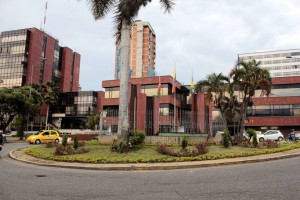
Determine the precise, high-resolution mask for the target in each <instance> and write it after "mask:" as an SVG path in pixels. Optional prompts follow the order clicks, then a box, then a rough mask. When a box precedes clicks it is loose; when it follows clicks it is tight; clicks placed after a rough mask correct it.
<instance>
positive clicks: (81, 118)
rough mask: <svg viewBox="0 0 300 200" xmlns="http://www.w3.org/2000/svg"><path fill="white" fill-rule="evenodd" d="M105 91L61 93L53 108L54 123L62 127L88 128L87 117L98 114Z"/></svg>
mask: <svg viewBox="0 0 300 200" xmlns="http://www.w3.org/2000/svg"><path fill="white" fill-rule="evenodd" d="M103 96H104V92H95V91H78V92H66V93H61V94H60V98H59V102H58V104H57V105H56V106H54V107H53V108H52V109H51V113H50V115H51V117H52V124H53V125H55V127H57V128H62V129H86V128H87V126H86V122H87V121H86V117H87V116H88V115H92V114H98V113H99V108H101V102H102V98H103Z"/></svg>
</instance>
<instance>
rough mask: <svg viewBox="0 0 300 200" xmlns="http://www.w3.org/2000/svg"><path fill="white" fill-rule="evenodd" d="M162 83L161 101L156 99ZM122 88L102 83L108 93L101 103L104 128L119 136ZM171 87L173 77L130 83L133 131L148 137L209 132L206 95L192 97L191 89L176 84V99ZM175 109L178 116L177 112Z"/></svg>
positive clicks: (115, 81)
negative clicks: (172, 133) (120, 94)
mask: <svg viewBox="0 0 300 200" xmlns="http://www.w3.org/2000/svg"><path fill="white" fill-rule="evenodd" d="M159 80H160V82H159ZM159 83H161V94H162V95H161V97H158V96H157V91H158V85H159ZM119 84H120V81H119V80H107V81H103V82H102V87H103V88H104V89H105V95H104V99H103V100H102V106H103V112H102V114H103V115H102V117H103V119H102V121H103V125H104V127H106V128H107V129H109V130H110V132H117V126H118V108H119ZM172 84H173V78H172V77H171V76H161V77H158V76H155V77H147V78H131V79H130V80H129V87H128V88H129V89H128V94H129V98H128V99H129V103H128V110H129V129H130V130H143V131H145V133H146V134H147V135H157V134H158V133H164V132H165V133H166V132H186V133H204V132H208V131H209V118H210V117H209V114H208V113H209V106H208V105H207V102H205V101H204V93H199V94H190V90H189V86H184V85H182V84H180V83H179V82H178V81H176V84H175V85H176V92H175V94H176V95H174V94H172ZM174 96H175V99H174ZM174 105H176V106H175V107H176V112H174ZM175 113H176V116H175V117H174V114H175Z"/></svg>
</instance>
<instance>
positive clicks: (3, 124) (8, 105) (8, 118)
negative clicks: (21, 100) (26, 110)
mask: <svg viewBox="0 0 300 200" xmlns="http://www.w3.org/2000/svg"><path fill="white" fill-rule="evenodd" d="M16 98H17V96H16V95H15V93H14V90H13V89H11V88H3V89H1V90H0V102H1V103H0V129H1V130H2V131H3V133H4V132H5V130H6V128H7V127H8V125H9V124H10V123H11V122H12V121H13V120H14V118H15V116H17V114H18V112H17V111H18V110H17V107H18V105H17V101H16Z"/></svg>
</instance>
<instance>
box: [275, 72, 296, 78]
mask: <svg viewBox="0 0 300 200" xmlns="http://www.w3.org/2000/svg"><path fill="white" fill-rule="evenodd" d="M270 75H271V77H285V76H300V71H292V72H275V73H270Z"/></svg>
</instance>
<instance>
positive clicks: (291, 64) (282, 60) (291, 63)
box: [238, 49, 300, 78]
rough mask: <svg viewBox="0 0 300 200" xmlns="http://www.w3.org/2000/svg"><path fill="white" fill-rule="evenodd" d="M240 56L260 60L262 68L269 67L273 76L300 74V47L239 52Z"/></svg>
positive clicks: (246, 59) (240, 57)
mask: <svg viewBox="0 0 300 200" xmlns="http://www.w3.org/2000/svg"><path fill="white" fill-rule="evenodd" d="M238 58H239V59H242V60H244V61H249V60H253V59H255V60H256V61H260V66H261V68H265V69H268V70H269V72H270V74H271V76H272V77H273V78H276V77H291V76H300V49H291V50H280V51H257V52H254V53H245V54H239V55H238Z"/></svg>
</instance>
